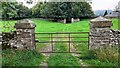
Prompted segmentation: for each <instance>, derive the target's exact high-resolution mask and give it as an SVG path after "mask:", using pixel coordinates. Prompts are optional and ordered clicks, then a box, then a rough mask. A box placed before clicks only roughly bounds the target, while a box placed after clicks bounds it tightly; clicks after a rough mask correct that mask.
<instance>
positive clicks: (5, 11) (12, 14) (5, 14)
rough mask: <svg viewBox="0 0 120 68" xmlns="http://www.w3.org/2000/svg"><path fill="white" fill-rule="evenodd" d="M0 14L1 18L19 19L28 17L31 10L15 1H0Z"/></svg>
mask: <svg viewBox="0 0 120 68" xmlns="http://www.w3.org/2000/svg"><path fill="white" fill-rule="evenodd" d="M1 4H2V9H1V13H2V14H1V15H2V18H3V19H11V18H14V19H20V18H26V17H30V15H31V13H32V12H31V10H30V9H28V8H27V7H25V6H23V5H22V4H19V3H17V2H1Z"/></svg>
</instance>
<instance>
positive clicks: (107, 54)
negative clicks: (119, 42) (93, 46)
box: [79, 47, 119, 66]
mask: <svg viewBox="0 0 120 68" xmlns="http://www.w3.org/2000/svg"><path fill="white" fill-rule="evenodd" d="M118 55H119V53H118V48H116V47H107V48H105V49H102V48H101V49H97V50H89V51H88V50H87V51H86V53H83V54H81V55H80V57H79V58H80V59H82V60H83V61H84V62H86V63H87V64H90V65H92V66H118Z"/></svg>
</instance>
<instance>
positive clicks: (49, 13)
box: [33, 2, 93, 18]
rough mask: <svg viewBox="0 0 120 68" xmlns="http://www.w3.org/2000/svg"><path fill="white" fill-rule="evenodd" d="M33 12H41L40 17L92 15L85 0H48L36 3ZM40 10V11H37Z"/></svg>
mask: <svg viewBox="0 0 120 68" xmlns="http://www.w3.org/2000/svg"><path fill="white" fill-rule="evenodd" d="M33 9H35V10H33V12H36V14H37V13H38V14H41V16H42V17H52V18H64V17H66V18H69V17H70V18H71V17H76V18H78V17H85V16H88V17H89V16H92V15H93V12H92V10H91V6H90V5H89V4H88V3H87V2H49V3H44V4H41V3H39V4H37V5H36V6H35V7H33ZM39 12H40V13H39Z"/></svg>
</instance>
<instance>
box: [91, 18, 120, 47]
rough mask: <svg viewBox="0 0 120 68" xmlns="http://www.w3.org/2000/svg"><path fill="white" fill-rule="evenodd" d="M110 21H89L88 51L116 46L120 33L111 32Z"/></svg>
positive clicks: (102, 19) (96, 19) (103, 19)
mask: <svg viewBox="0 0 120 68" xmlns="http://www.w3.org/2000/svg"><path fill="white" fill-rule="evenodd" d="M111 26H112V21H110V20H109V19H106V18H103V17H98V18H95V19H93V20H91V21H90V32H89V49H97V48H101V47H106V46H109V45H111V46H116V45H118V44H119V41H120V32H119V31H114V30H111V29H110V27H111Z"/></svg>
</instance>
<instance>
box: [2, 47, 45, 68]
mask: <svg viewBox="0 0 120 68" xmlns="http://www.w3.org/2000/svg"><path fill="white" fill-rule="evenodd" d="M43 59H44V56H43V55H41V54H40V53H37V52H36V51H34V50H24V51H20V50H11V49H7V50H3V51H2V66H39V64H40V63H41V61H42V60H43Z"/></svg>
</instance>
